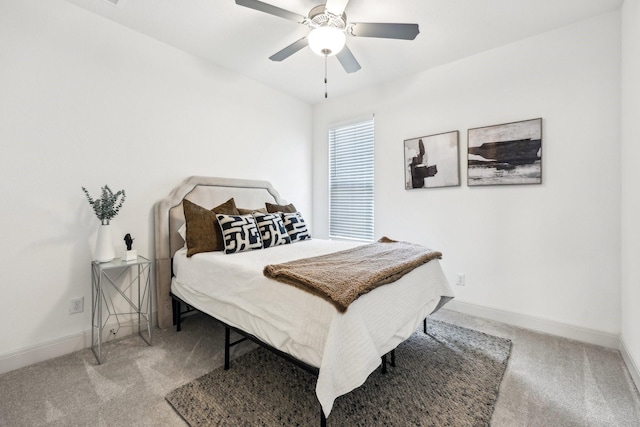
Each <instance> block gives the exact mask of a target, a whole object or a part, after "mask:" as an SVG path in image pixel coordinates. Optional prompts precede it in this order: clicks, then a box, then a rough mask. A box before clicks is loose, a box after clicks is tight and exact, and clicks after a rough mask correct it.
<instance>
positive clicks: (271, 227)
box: [253, 212, 291, 249]
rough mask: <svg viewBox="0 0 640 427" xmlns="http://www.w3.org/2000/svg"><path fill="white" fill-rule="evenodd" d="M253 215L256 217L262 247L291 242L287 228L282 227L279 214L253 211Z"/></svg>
mask: <svg viewBox="0 0 640 427" xmlns="http://www.w3.org/2000/svg"><path fill="white" fill-rule="evenodd" d="M253 217H254V218H255V219H256V225H257V226H258V230H260V237H261V238H262V247H263V248H265V249H266V248H269V247H271V246H278V245H286V244H287V243H291V238H290V237H289V234H287V229H286V228H285V227H284V223H283V222H282V218H281V217H280V215H278V214H277V213H270V214H263V213H260V212H254V213H253Z"/></svg>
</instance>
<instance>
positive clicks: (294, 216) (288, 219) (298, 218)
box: [282, 212, 311, 242]
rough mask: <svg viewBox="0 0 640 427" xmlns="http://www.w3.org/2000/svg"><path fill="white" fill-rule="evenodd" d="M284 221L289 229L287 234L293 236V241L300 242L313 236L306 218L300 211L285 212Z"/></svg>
mask: <svg viewBox="0 0 640 427" xmlns="http://www.w3.org/2000/svg"><path fill="white" fill-rule="evenodd" d="M282 222H283V223H284V227H285V228H286V229H287V234H289V237H290V238H291V242H299V241H300V240H307V239H310V238H311V233H309V230H308V229H307V223H305V222H304V218H302V215H301V214H300V212H293V213H283V214H282Z"/></svg>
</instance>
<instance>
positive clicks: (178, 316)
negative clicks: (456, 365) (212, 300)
mask: <svg viewBox="0 0 640 427" xmlns="http://www.w3.org/2000/svg"><path fill="white" fill-rule="evenodd" d="M182 304H184V305H185V307H186V310H185V311H182V307H181V305H182ZM171 305H172V309H173V324H174V325H175V326H176V331H178V332H179V331H181V330H182V325H181V323H182V315H183V314H186V313H190V312H193V311H199V310H197V309H196V308H194V307H192V306H190V305H189V304H188V303H186V302H185V301H183V300H182V299H180V298H178V297H177V296H175V295H173V294H171ZM201 313H204V312H201ZM204 314H205V315H207V316H209V317H211V318H212V319H214V320H216V321H217V322H220V323H221V324H222V325H224V369H225V370H228V369H229V368H230V367H231V361H230V352H231V347H233V346H235V345H237V344H240V343H242V342H244V341H247V340H250V341H253V342H255V343H256V344H258V345H260V346H261V347H263V348H265V349H267V350H269V351H271V352H272V353H274V354H276V355H278V356H280V357H282V358H283V359H285V360H287V361H289V362H291V363H293V364H294V365H296V366H297V367H299V368H301V369H304V370H305V371H307V372H309V373H311V374H313V375H316V376H317V375H318V373H319V372H320V369H318V368H316V367H315V366H311V365H309V364H308V363H305V362H303V361H301V360H299V359H297V358H295V357H293V356H291V355H290V354H288V353H285V352H283V351H282V350H278V349H277V348H275V347H273V346H271V345H269V344H267V343H265V342H264V341H262V340H260V339H259V338H257V337H256V336H255V335H252V334H250V333H248V332H246V331H243V330H242V329H239V328H236V327H233V326H230V325H228V324H226V323H225V322H223V321H221V320H220V319H217V318H215V317H214V316H212V315H210V314H208V313H204ZM423 322H424V323H423V330H424V333H425V334H426V333H427V318H426V317H425V319H424V321H423ZM231 331H234V332H235V333H237V334H238V335H240V336H242V338H240V339H238V340H236V341H233V342H232V341H231ZM388 355H390V356H391V357H390V359H391V360H390V362H389V364H390V365H391V366H392V367H394V366H396V351H395V349H393V350H391V351H390V352H389V353H387V354H385V355H384V356H382V368H381V372H382V373H383V374H386V373H387V356H388ZM326 425H327V417H326V416H325V415H324V411H323V410H322V407H321V408H320V426H321V427H326Z"/></svg>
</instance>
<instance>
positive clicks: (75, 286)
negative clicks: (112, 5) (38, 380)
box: [0, 0, 312, 372]
mask: <svg viewBox="0 0 640 427" xmlns="http://www.w3.org/2000/svg"><path fill="white" fill-rule="evenodd" d="M0 64H1V66H0V144H1V147H2V154H1V155H0V156H1V157H0V173H1V174H2V179H0V200H2V204H1V205H0V212H1V218H2V225H3V232H2V241H3V243H2V245H1V246H0V270H1V271H2V275H1V278H0V281H1V283H2V286H1V289H2V303H1V304H0V307H1V309H0V324H2V325H3V326H4V331H3V333H1V334H0V362H1V361H2V356H3V355H4V356H6V355H15V354H21V352H28V350H29V349H32V348H34V347H39V346H40V347H42V346H46V345H47V344H50V343H52V342H55V341H56V340H61V339H64V338H65V337H69V336H71V337H74V336H78V335H82V334H83V333H84V332H85V331H87V330H89V329H90V325H91V321H90V298H91V287H90V285H91V282H90V279H91V275H90V261H91V259H92V255H91V251H92V250H93V244H94V239H95V233H96V230H97V227H98V220H97V219H96V218H95V216H93V213H92V211H91V209H90V207H89V205H88V203H87V202H86V200H85V198H84V195H83V193H82V191H81V189H80V187H81V186H86V187H87V188H89V189H90V190H91V192H92V193H94V194H97V193H98V191H99V189H100V187H101V186H102V185H105V184H109V185H110V186H111V188H112V189H113V190H119V189H123V188H124V189H125V190H126V192H127V200H126V202H125V204H124V207H123V209H122V211H121V214H120V215H119V216H118V217H116V219H115V220H114V221H113V222H112V224H114V227H115V228H116V229H117V231H118V233H117V234H116V236H117V238H116V244H117V245H118V248H119V249H118V250H120V248H124V243H123V242H122V241H121V240H122V237H120V236H124V234H125V233H131V234H132V235H133V236H134V238H135V239H136V240H135V242H134V247H136V248H137V249H138V251H139V253H141V254H144V255H147V256H153V251H152V243H153V242H152V234H151V229H152V207H153V204H154V203H155V201H157V200H158V199H160V198H161V197H164V196H166V195H167V194H168V193H169V191H170V190H171V189H172V188H173V186H175V185H176V184H178V183H179V182H180V181H182V180H183V179H184V178H186V177H187V176H190V175H209V176H224V177H241V178H250V179H267V180H270V181H271V182H272V183H273V184H274V185H275V187H276V188H278V189H279V190H280V192H281V195H282V196H283V197H285V198H287V199H289V200H291V201H295V203H296V206H299V208H300V209H301V210H305V211H307V212H310V210H311V198H310V195H309V194H310V183H311V173H310V170H309V164H310V162H311V157H310V156H311V118H312V116H311V107H310V106H309V105H307V104H305V103H302V102H300V101H297V100H295V99H293V98H291V97H289V96H287V95H284V94H282V93H280V92H277V91H274V90H272V89H270V88H267V87H265V86H263V85H261V84H258V83H256V82H255V81H252V80H249V79H246V78H244V77H241V76H238V75H236V74H232V73H230V72H227V71H225V70H223V69H221V68H218V67H215V66H212V65H210V64H206V63H203V62H202V61H200V60H198V59H196V58H194V57H192V56H190V55H188V54H185V53H183V52H180V51H178V50H176V49H174V48H172V47H169V46H167V45H164V44H162V43H159V42H157V41H154V40H152V39H150V38H148V37H146V36H143V35H140V34H138V33H134V32H132V31H130V30H127V29H126V28H124V27H122V26H120V25H118V24H115V23H112V22H110V21H107V20H105V19H102V18H100V17H98V16H96V15H93V14H91V13H89V12H87V11H85V10H83V9H80V8H78V7H76V6H74V5H71V4H69V3H67V2H65V1H62V0H56V1H39V0H3V1H2V2H0ZM292 159H295V161H290V160H292ZM292 176H295V177H296V179H295V180H292V179H291V177H292ZM309 216H311V215H310V214H309ZM79 296H84V298H85V312H84V313H82V314H75V315H69V314H68V312H67V310H68V305H69V300H70V299H71V298H73V297H79ZM0 372H1V367H0Z"/></svg>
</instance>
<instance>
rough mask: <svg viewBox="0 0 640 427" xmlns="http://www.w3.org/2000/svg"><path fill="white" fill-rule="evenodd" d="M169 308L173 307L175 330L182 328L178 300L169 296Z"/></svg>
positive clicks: (178, 330)
mask: <svg viewBox="0 0 640 427" xmlns="http://www.w3.org/2000/svg"><path fill="white" fill-rule="evenodd" d="M171 308H172V309H173V324H174V325H176V331H177V332H180V331H181V330H182V325H181V323H182V315H181V314H180V301H178V300H177V299H175V298H171Z"/></svg>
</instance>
